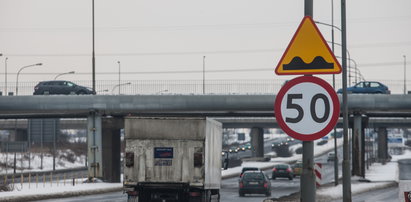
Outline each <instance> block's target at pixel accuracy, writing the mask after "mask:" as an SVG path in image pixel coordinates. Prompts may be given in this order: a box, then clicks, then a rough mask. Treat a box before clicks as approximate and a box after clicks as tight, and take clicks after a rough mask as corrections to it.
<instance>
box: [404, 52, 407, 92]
mask: <svg viewBox="0 0 411 202" xmlns="http://www.w3.org/2000/svg"><path fill="white" fill-rule="evenodd" d="M403 57H404V95H405V94H407V68H406V67H407V57H406V56H405V55H403Z"/></svg>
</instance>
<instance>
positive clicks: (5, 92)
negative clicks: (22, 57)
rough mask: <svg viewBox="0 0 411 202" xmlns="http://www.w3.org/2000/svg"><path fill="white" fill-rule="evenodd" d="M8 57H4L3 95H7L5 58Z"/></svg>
mask: <svg viewBox="0 0 411 202" xmlns="http://www.w3.org/2000/svg"><path fill="white" fill-rule="evenodd" d="M8 59H9V58H8V57H6V60H5V61H4V95H8V93H7V60H8Z"/></svg>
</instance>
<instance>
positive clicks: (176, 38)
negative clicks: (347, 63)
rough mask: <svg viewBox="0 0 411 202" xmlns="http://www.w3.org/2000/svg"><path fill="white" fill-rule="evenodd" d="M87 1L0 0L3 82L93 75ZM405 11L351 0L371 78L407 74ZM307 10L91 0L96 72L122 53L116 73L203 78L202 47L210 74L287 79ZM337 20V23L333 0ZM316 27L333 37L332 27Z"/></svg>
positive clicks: (280, 4) (382, 2) (402, 0)
mask: <svg viewBox="0 0 411 202" xmlns="http://www.w3.org/2000/svg"><path fill="white" fill-rule="evenodd" d="M91 2H92V1H91V0H0V53H3V56H2V57H0V61H2V63H0V73H1V77H0V81H3V82H4V68H2V67H3V66H4V64H5V58H6V57H7V58H8V62H7V64H8V81H9V82H14V81H15V79H16V73H17V71H18V70H19V69H20V68H21V67H22V66H25V65H30V64H33V63H38V62H41V63H43V64H44V65H43V66H41V67H31V68H27V69H25V70H24V71H23V72H22V73H21V75H20V77H19V79H20V81H22V82H23V81H35V82H37V81H40V80H48V79H53V78H54V77H55V76H56V75H57V74H59V73H64V72H68V71H75V72H76V74H75V75H65V76H62V77H61V79H67V80H73V81H77V80H91V71H92V63H91V61H92V60H91V51H92V32H91V30H92V29H91V27H92V26H91V25H92V24H91V22H92V19H91V16H92V14H91V10H92V9H91V8H92V4H91ZM410 11H411V1H410V0H392V1H387V0H355V1H349V0H347V42H348V50H349V53H350V56H351V58H352V59H353V60H355V61H356V63H357V65H358V68H359V70H360V71H361V72H362V74H363V75H364V77H365V78H366V79H367V80H384V81H394V80H395V81H397V82H402V81H403V78H404V77H403V71H404V70H403V68H404V57H403V55H406V56H407V58H408V60H410V58H411V39H410V36H411V12H410ZM303 17H304V1H302V0H300V1H296V0H285V1H278V0H257V1H256V0H248V1H246V0H207V1H193V0H187V1H173V0H164V1H163V0H147V1H142V0H95V52H96V73H97V75H96V79H97V80H116V79H117V75H118V66H119V65H118V63H117V61H120V64H121V72H122V76H121V78H122V80H123V79H124V80H142V79H144V80H163V79H176V80H189V79H195V80H201V79H202V68H203V56H206V58H205V67H206V72H207V73H206V78H207V79H230V80H231V79H239V80H242V79H289V78H293V77H295V76H292V77H290V76H277V75H275V73H274V69H275V67H276V65H277V63H278V61H279V59H280V57H281V55H282V54H283V52H284V51H285V48H286V47H287V45H288V43H289V42H290V40H291V38H292V36H293V34H294V33H295V31H296V29H297V27H298V25H299V23H300V21H301V20H302V18H303ZM314 20H316V21H321V22H324V23H329V24H331V0H314ZM334 24H335V25H336V26H338V27H340V24H341V13H340V1H336V0H334ZM318 28H319V29H320V30H321V32H322V34H323V36H324V38H325V39H326V40H328V41H331V28H330V27H327V26H324V25H318ZM335 42H336V43H341V33H340V32H339V31H338V30H336V31H335ZM335 48H336V51H335V55H336V56H337V57H339V56H341V47H339V46H338V45H336V46H335ZM408 66H409V67H410V70H409V71H408V72H407V77H409V78H410V80H411V64H409V65H408ZM173 71H178V72H177V73H170V72H173ZM221 71H222V72H221ZM408 75H409V76H408ZM337 77H338V78H341V75H338V76H337ZM326 78H331V77H330V76H328V77H327V76H326ZM409 83H410V86H411V82H409ZM2 85H3V84H1V85H0V86H2Z"/></svg>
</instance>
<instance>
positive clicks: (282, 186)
mask: <svg viewBox="0 0 411 202" xmlns="http://www.w3.org/2000/svg"><path fill="white" fill-rule="evenodd" d="M270 147H271V144H270ZM244 153H245V152H244ZM339 154H340V155H339V156H341V154H342V149H341V148H339ZM339 159H340V161H339V162H340V168H339V169H340V171H339V172H340V173H341V159H342V158H341V157H340V158H339ZM315 161H316V162H321V163H323V173H324V182H323V183H330V182H333V180H334V163H333V162H327V154H324V155H321V156H319V157H317V158H315ZM265 172H266V174H267V175H268V176H269V177H271V170H267V171H265ZM221 183H222V184H221V190H220V193H221V200H220V201H221V202H232V201H235V202H261V201H263V200H264V199H266V198H267V197H266V196H265V195H258V194H252V195H246V196H245V197H240V196H239V195H238V178H230V179H225V180H222V182H221ZM271 185H272V192H271V193H272V196H271V197H272V198H279V197H282V196H287V195H289V194H292V193H295V192H298V191H299V189H300V178H299V177H296V178H294V179H293V180H288V179H286V178H277V179H276V180H271ZM126 200H127V197H126V195H125V194H122V192H113V193H107V194H100V195H90V196H78V197H72V198H65V199H53V200H44V201H50V202H51V201H60V202H68V201H78V202H80V201H82V202H89V201H126Z"/></svg>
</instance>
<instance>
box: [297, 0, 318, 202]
mask: <svg viewBox="0 0 411 202" xmlns="http://www.w3.org/2000/svg"><path fill="white" fill-rule="evenodd" d="M313 10H314V9H313V0H304V16H311V17H313ZM300 189H301V196H300V201H302V202H312V201H315V195H316V185H315V174H314V141H303V172H302V174H301V181H300Z"/></svg>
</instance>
